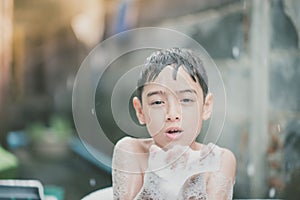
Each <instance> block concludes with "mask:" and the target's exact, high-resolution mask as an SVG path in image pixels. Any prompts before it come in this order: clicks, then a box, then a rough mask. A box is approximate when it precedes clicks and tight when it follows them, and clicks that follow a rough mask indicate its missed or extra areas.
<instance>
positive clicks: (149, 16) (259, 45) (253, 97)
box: [0, 0, 300, 199]
mask: <svg viewBox="0 0 300 200" xmlns="http://www.w3.org/2000/svg"><path fill="white" fill-rule="evenodd" d="M299 9H300V3H299V1H297V0H268V1H267V0H266V1H257V0H254V1H250V0H202V1H197V0H186V1H180V0H164V1H161V0H86V1H80V0H64V1H59V0H42V1H32V0H2V1H1V2H0V50H1V51H0V64H1V66H0V144H1V145H2V146H4V147H7V146H8V144H7V134H8V132H10V131H14V130H24V129H27V128H28V127H30V126H31V125H32V123H35V122H41V123H43V124H46V126H47V125H49V124H50V120H51V117H52V116H53V115H59V116H63V117H64V118H66V119H68V120H69V121H70V122H71V123H73V121H72V87H73V83H74V79H75V76H76V73H77V70H78V69H79V66H80V64H81V62H82V61H83V59H84V58H85V57H86V56H87V55H88V53H89V52H90V51H91V50H92V49H93V47H95V46H96V44H98V43H99V42H101V41H103V40H105V39H107V38H109V37H110V36H112V35H114V34H116V33H119V32H121V31H125V30H128V29H131V28H136V27H144V26H155V27H166V28H171V29H174V30H178V31H180V32H183V33H185V34H187V35H188V36H190V37H192V38H193V39H195V40H196V41H198V42H199V43H200V44H201V45H202V46H203V47H204V48H205V49H206V50H207V51H208V53H209V54H210V55H211V57H212V58H213V59H214V60H215V62H216V63H217V65H218V68H219V70H220V72H221V75H222V77H223V80H224V83H225V88H226V92H227V116H226V121H225V125H224V128H223V133H222V136H221V138H220V140H219V141H218V144H219V145H221V146H225V147H228V148H230V149H231V150H232V151H233V152H234V153H235V155H236V157H237V178H236V185H235V191H234V196H235V197H236V198H268V197H270V198H275V197H277V198H282V197H287V196H288V195H290V196H289V198H290V199H293V198H292V197H295V195H296V192H295V191H296V190H294V189H293V188H297V187H299V180H300V178H299V173H298V171H299V167H300V164H299V161H297V159H298V160H299V155H300V153H299V152H300V151H299V145H297V144H300V143H297V142H299V134H300V133H299V130H300V129H298V128H297V127H299V120H300V115H299V111H300V101H299V100H300V90H299V86H300V68H299V61H300V52H299V44H300V42H299V34H300V32H299V28H300V15H299ZM124 45H126V44H124ZM128 64H130V63H128ZM115 73H117V72H115ZM112 74H114V72H113V73H112ZM104 95H105V94H104ZM107 115H109V113H108V114H107ZM108 119H109V118H108ZM72 127H73V128H74V126H73V125H72ZM110 129H111V130H112V132H114V130H116V129H117V127H116V125H115V124H114V123H112V124H111V125H110ZM74 132H75V131H74ZM74 135H76V133H74ZM297 148H298V149H297ZM291 182H292V183H293V184H291ZM287 191H288V192H287Z"/></svg>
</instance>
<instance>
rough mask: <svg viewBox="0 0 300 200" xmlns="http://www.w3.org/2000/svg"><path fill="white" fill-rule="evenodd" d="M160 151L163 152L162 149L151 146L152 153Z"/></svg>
mask: <svg viewBox="0 0 300 200" xmlns="http://www.w3.org/2000/svg"><path fill="white" fill-rule="evenodd" d="M160 150H161V148H160V147H159V146H157V145H155V144H153V145H151V147H150V153H156V152H158V151H160Z"/></svg>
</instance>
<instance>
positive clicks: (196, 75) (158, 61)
mask: <svg viewBox="0 0 300 200" xmlns="http://www.w3.org/2000/svg"><path fill="white" fill-rule="evenodd" d="M168 65H171V66H173V67H174V73H173V79H174V80H176V77H177V72H178V69H179V67H183V68H184V69H185V70H186V71H187V72H188V73H189V75H190V76H191V78H192V79H193V80H194V81H195V82H196V81H197V80H198V82H199V84H200V87H201V88H202V91H203V100H205V97H206V95H207V93H208V78H207V74H206V71H205V69H204V66H203V63H202V61H201V59H200V57H199V56H197V55H196V54H195V53H194V52H193V51H191V50H189V49H184V48H178V47H174V48H171V49H164V50H159V51H156V52H154V53H152V54H151V55H150V56H149V57H148V58H147V60H146V63H145V64H144V65H143V67H142V71H141V73H140V77H139V79H138V84H137V90H136V96H137V97H138V98H139V99H140V101H141V102H142V92H143V89H144V85H145V83H147V82H151V81H154V80H155V79H156V78H157V76H158V75H159V73H160V72H161V71H162V70H163V69H164V68H165V67H166V66H168Z"/></svg>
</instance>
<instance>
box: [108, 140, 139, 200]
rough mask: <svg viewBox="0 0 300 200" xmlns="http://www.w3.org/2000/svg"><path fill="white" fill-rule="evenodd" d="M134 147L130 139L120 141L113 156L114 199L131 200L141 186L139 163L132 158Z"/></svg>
mask: <svg viewBox="0 0 300 200" xmlns="http://www.w3.org/2000/svg"><path fill="white" fill-rule="evenodd" d="M134 148H135V145H134V143H133V141H132V139H131V138H128V137H126V138H123V139H121V140H120V141H119V142H118V143H117V144H116V146H115V149H114V154H113V163H112V166H113V170H112V178H113V194H114V199H121V200H132V199H134V198H135V196H136V195H137V194H138V192H139V191H140V189H141V187H142V185H143V176H142V173H141V172H140V169H139V163H138V160H137V158H136V157H135V156H133V152H134Z"/></svg>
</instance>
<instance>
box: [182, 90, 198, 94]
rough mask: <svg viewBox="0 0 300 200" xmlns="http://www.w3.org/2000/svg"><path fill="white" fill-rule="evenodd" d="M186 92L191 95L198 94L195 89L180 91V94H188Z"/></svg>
mask: <svg viewBox="0 0 300 200" xmlns="http://www.w3.org/2000/svg"><path fill="white" fill-rule="evenodd" d="M186 92H189V93H195V94H197V92H196V90H193V89H186V90H179V91H178V93H180V94H181V93H186Z"/></svg>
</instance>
